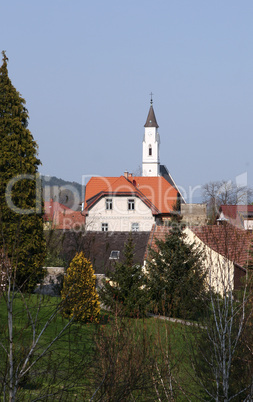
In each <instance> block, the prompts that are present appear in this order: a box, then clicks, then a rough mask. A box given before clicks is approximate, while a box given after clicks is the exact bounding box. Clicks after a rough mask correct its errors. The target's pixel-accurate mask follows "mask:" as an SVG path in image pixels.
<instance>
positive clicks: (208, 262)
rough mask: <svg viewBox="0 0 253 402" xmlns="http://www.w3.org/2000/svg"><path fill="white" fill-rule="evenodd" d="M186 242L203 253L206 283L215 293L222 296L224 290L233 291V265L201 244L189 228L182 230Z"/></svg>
mask: <svg viewBox="0 0 253 402" xmlns="http://www.w3.org/2000/svg"><path fill="white" fill-rule="evenodd" d="M184 233H185V234H186V235H187V237H186V241H187V242H189V243H193V242H194V243H195V244H196V246H200V248H201V250H203V251H204V253H205V262H204V265H205V268H206V270H207V282H208V285H211V286H212V288H213V289H214V291H215V292H217V293H220V294H221V295H222V294H223V291H224V289H227V291H228V290H233V289H234V264H233V262H231V261H229V260H228V259H227V258H225V257H223V256H222V255H220V254H218V253H217V252H216V251H214V250H212V249H211V248H210V247H208V246H207V245H206V244H205V243H203V242H202V241H201V240H200V239H199V238H198V237H197V236H196V235H195V234H194V233H193V232H192V231H191V230H190V229H189V228H186V229H185V230H184Z"/></svg>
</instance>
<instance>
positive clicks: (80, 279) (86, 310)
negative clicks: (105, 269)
mask: <svg viewBox="0 0 253 402" xmlns="http://www.w3.org/2000/svg"><path fill="white" fill-rule="evenodd" d="M95 283H96V277H95V275H94V270H93V267H92V264H91V262H90V261H89V260H87V259H86V258H85V256H84V253H83V252H81V253H79V254H76V256H75V257H74V258H73V260H72V261H71V263H70V265H69V268H68V269H67V275H66V276H65V278H64V282H63V289H62V292H61V297H62V300H63V316H64V317H69V318H72V317H74V319H75V320H76V321H83V322H89V321H93V322H97V321H98V320H99V313H100V304H99V299H98V294H97V291H96V288H95Z"/></svg>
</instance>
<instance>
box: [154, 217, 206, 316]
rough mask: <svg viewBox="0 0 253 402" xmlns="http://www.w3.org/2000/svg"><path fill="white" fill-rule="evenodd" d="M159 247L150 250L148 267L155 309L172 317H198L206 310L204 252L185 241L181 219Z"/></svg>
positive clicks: (157, 244) (158, 244)
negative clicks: (202, 310) (204, 297)
mask: <svg viewBox="0 0 253 402" xmlns="http://www.w3.org/2000/svg"><path fill="white" fill-rule="evenodd" d="M177 221H179V222H177ZM156 246H157V250H153V249H150V252H149V259H148V263H147V265H146V269H147V291H148V292H149V295H150V299H151V306H152V310H153V311H154V312H156V313H159V314H162V315H167V316H171V317H177V318H179V317H183V318H196V316H197V314H199V313H200V312H201V309H202V308H203V307H204V299H203V295H204V292H205V283H204V282H205V273H204V270H203V267H202V254H201V252H200V251H199V250H198V249H197V248H196V247H195V246H194V244H188V243H186V242H185V240H184V234H183V231H182V228H181V225H180V219H178V218H177V217H175V219H173V221H172V226H171V230H170V234H169V235H168V236H167V237H166V239H165V241H163V240H157V241H156Z"/></svg>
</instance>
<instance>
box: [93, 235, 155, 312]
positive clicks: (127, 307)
mask: <svg viewBox="0 0 253 402" xmlns="http://www.w3.org/2000/svg"><path fill="white" fill-rule="evenodd" d="M107 277H108V279H107V280H106V281H105V282H104V286H103V287H102V289H101V290H100V297H101V300H102V302H103V304H104V305H105V306H106V307H109V308H110V309H111V310H113V311H116V310H118V312H119V313H122V314H123V315H125V316H129V317H142V316H145V315H146V311H147V308H148V298H147V294H146V290H145V273H144V272H143V269H142V267H141V265H140V264H135V263H134V244H133V238H132V236H131V235H130V237H129V239H128V242H127V243H126V244H125V248H124V261H123V262H116V264H115V270H114V271H113V272H108V273H107Z"/></svg>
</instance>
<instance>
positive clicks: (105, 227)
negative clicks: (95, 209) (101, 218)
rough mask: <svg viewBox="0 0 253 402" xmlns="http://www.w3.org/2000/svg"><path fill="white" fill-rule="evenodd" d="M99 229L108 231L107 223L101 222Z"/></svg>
mask: <svg viewBox="0 0 253 402" xmlns="http://www.w3.org/2000/svg"><path fill="white" fill-rule="evenodd" d="M101 230H102V232H108V223H102V225H101Z"/></svg>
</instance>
